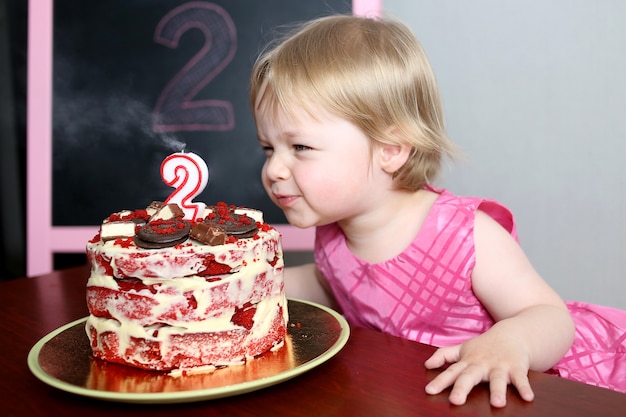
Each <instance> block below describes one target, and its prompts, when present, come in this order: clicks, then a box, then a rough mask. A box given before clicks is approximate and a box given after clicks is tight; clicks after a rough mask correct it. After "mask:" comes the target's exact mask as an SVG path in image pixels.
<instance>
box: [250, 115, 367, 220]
mask: <svg viewBox="0 0 626 417" xmlns="http://www.w3.org/2000/svg"><path fill="white" fill-rule="evenodd" d="M266 107H267V106H266ZM316 116H317V117H316V118H315V119H314V118H312V117H311V116H310V115H309V114H308V113H307V112H306V111H304V110H303V109H296V110H295V111H294V112H293V116H288V115H287V114H285V112H283V111H280V110H279V111H278V112H273V110H271V109H267V108H265V107H262V108H261V109H260V110H257V111H256V112H255V118H256V124H257V133H258V139H259V143H260V145H261V147H262V148H263V149H264V151H265V155H266V157H267V159H266V161H265V164H264V165H263V171H262V180H263V186H264V187H265V190H266V191H267V193H268V194H269V196H270V197H271V199H272V201H273V202H274V203H275V204H276V205H278V206H279V207H280V208H281V209H282V210H283V211H284V213H285V215H286V217H287V220H288V221H289V223H291V224H293V225H294V226H297V227H301V228H305V227H310V226H320V225H324V224H328V223H332V222H336V221H339V222H341V221H349V220H352V219H353V218H355V217H358V216H359V215H362V214H364V213H366V212H367V210H368V209H369V208H371V207H372V204H375V195H376V193H375V192H374V191H375V188H374V187H373V186H374V184H375V178H376V174H375V172H376V167H375V166H374V165H375V162H374V161H373V160H372V157H371V155H372V153H371V151H370V149H371V145H370V139H369V138H368V137H367V136H366V135H365V134H364V133H363V132H362V131H361V130H360V129H358V128H357V127H356V126H355V125H353V124H352V123H350V122H348V121H347V120H344V119H341V118H339V117H337V116H334V115H332V114H330V113H328V112H325V111H319V112H316Z"/></svg>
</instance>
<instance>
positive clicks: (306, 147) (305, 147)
mask: <svg viewBox="0 0 626 417" xmlns="http://www.w3.org/2000/svg"><path fill="white" fill-rule="evenodd" d="M293 148H294V149H295V150H296V151H297V152H301V151H308V150H310V149H311V148H310V147H308V146H305V145H293Z"/></svg>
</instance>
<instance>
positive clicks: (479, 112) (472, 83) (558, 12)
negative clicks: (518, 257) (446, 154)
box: [383, 0, 626, 309]
mask: <svg viewBox="0 0 626 417" xmlns="http://www.w3.org/2000/svg"><path fill="white" fill-rule="evenodd" d="M383 5H384V11H385V14H386V15H390V16H394V17H399V18H401V19H402V20H403V21H405V22H406V23H408V24H409V25H410V26H411V28H412V29H413V31H414V32H415V33H416V35H417V36H418V38H419V39H420V41H421V42H422V44H423V46H424V48H425V49H426V52H427V54H428V55H429V58H430V60H431V63H432V65H433V67H434V69H435V72H436V74H437V77H438V80H439V85H440V88H441V91H442V95H443V100H444V106H445V110H446V119H447V124H448V131H449V134H450V136H451V138H452V139H453V140H454V141H455V142H456V143H457V144H459V145H460V147H461V148H462V149H463V151H464V153H465V158H464V159H463V160H460V161H456V162H455V163H454V164H451V165H450V167H448V168H447V170H446V172H445V174H444V178H443V179H442V181H440V184H441V185H444V186H446V187H447V188H449V189H450V190H452V191H453V192H455V193H457V194H465V195H477V196H484V197H490V198H495V199H497V200H499V201H501V202H503V203H504V204H506V205H507V206H508V207H509V208H511V209H512V211H513V212H514V214H515V216H516V218H517V221H518V229H519V235H520V240H521V243H522V246H523V247H524V249H525V251H526V253H527V254H528V256H529V258H530V259H531V261H532V262H533V264H534V265H535V267H536V268H537V270H538V271H539V272H540V273H541V274H542V275H543V276H544V278H545V279H546V280H547V281H548V282H549V283H550V284H551V285H552V286H553V287H554V288H555V289H556V290H557V291H558V292H559V293H560V294H561V296H562V297H563V298H565V299H567V300H581V301H588V302H594V303H598V304H605V305H609V306H613V307H618V308H622V309H626V279H625V277H626V256H625V255H626V237H625V236H626V196H625V195H624V193H625V192H626V189H625V187H624V182H625V179H626V164H624V160H625V156H626V117H624V116H625V115H624V113H626V24H625V23H624V22H626V2H624V1H621V0H602V1H599V0H526V1H522V0H510V1H503V0H500V1H498V0H472V1H461V0H440V1H436V0H384V3H383Z"/></svg>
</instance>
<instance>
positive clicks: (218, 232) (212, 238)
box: [189, 222, 226, 246]
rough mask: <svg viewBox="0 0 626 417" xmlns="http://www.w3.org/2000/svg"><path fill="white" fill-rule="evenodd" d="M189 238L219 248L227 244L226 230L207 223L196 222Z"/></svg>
mask: <svg viewBox="0 0 626 417" xmlns="http://www.w3.org/2000/svg"><path fill="white" fill-rule="evenodd" d="M189 236H191V238H192V239H195V240H197V241H198V242H201V243H204V244H206V245H211V246H219V245H223V244H224V243H226V232H225V231H224V229H223V228H222V227H219V226H215V225H212V224H210V223H205V222H195V223H194V224H193V226H191V232H189Z"/></svg>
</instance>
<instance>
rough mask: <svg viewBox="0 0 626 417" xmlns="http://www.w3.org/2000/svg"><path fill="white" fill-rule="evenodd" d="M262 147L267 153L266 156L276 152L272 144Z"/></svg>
mask: <svg viewBox="0 0 626 417" xmlns="http://www.w3.org/2000/svg"><path fill="white" fill-rule="evenodd" d="M261 149H263V153H264V154H265V156H270V155H271V154H272V152H274V148H272V147H271V146H261Z"/></svg>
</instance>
